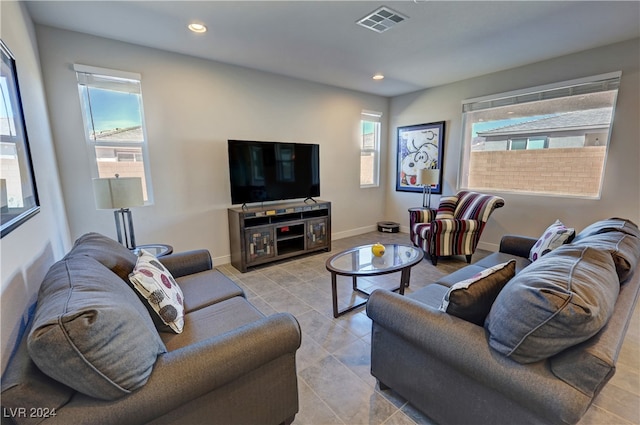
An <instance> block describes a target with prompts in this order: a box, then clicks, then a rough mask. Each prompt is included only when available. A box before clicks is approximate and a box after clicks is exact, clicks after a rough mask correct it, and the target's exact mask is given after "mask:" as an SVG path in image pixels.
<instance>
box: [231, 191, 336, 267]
mask: <svg viewBox="0 0 640 425" xmlns="http://www.w3.org/2000/svg"><path fill="white" fill-rule="evenodd" d="M227 212H228V215H229V243H230V248H231V264H232V265H233V266H234V267H235V268H236V269H238V270H240V271H241V272H243V273H244V272H246V271H247V270H248V269H249V268H250V267H253V266H257V265H260V264H266V263H270V262H272V261H277V260H282V259H285V258H289V257H294V256H297V255H302V254H307V253H309V252H314V251H321V250H324V251H331V202H326V201H320V200H317V201H316V202H315V203H305V202H289V203H283V204H272V205H266V206H259V207H249V208H229V209H228V210H227Z"/></svg>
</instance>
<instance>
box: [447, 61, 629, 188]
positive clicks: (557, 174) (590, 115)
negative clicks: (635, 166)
mask: <svg viewBox="0 0 640 425" xmlns="http://www.w3.org/2000/svg"><path fill="white" fill-rule="evenodd" d="M620 75H621V73H620V72H615V73H610V74H604V75H598V76H595V77H589V78H583V79H580V80H573V81H567V82H564V83H558V84H553V85H549V86H544V87H536V88H532V89H526V90H520V91H518V92H511V93H503V94H499V95H494V96H487V97H484V98H479V99H471V100H466V101H464V102H463V105H462V120H463V128H464V136H463V137H464V140H463V143H464V149H463V152H462V164H461V167H460V176H459V182H460V184H459V186H460V187H461V188H464V189H473V190H494V191H508V192H519V193H536V194H545V195H558V196H575V197H585V198H599V197H600V193H601V190H602V179H603V176H604V167H605V163H606V157H607V149H608V146H609V134H610V133H611V125H612V122H613V112H614V106H615V103H616V98H617V95H618V86H619V84H620Z"/></svg>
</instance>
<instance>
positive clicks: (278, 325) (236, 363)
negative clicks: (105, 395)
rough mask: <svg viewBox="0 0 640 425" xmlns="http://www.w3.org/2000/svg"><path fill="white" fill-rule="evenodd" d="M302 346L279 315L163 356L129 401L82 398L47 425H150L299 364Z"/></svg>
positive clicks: (287, 318) (296, 329)
mask: <svg viewBox="0 0 640 425" xmlns="http://www.w3.org/2000/svg"><path fill="white" fill-rule="evenodd" d="M300 342H301V333H300V326H299V324H298V322H297V321H296V319H295V318H294V317H293V316H292V315H291V314H289V313H278V314H274V315H272V316H269V317H265V318H264V319H261V320H259V321H256V322H253V323H250V324H248V325H245V326H242V327H240V328H238V329H236V330H234V331H231V332H227V333H224V334H221V335H218V336H216V337H212V338H209V339H206V340H203V341H200V342H198V343H195V344H192V345H190V346H186V347H183V348H180V349H177V350H174V351H171V352H169V353H165V354H163V355H161V356H160V357H158V360H157V362H156V364H155V366H154V370H153V372H152V373H151V376H150V378H149V380H148V381H147V383H146V384H145V385H144V386H143V387H142V388H140V389H139V390H137V391H135V392H133V393H132V394H130V395H128V396H126V397H124V398H121V399H119V400H116V401H114V402H110V403H105V402H104V401H101V400H96V399H93V398H90V397H87V396H84V395H82V394H78V395H77V397H75V398H74V399H73V400H72V401H71V402H70V403H69V404H67V405H66V406H65V407H64V408H62V409H60V410H59V411H58V412H57V416H56V417H55V418H52V419H53V420H51V421H49V422H47V423H55V424H58V423H60V424H68V423H118V424H136V423H147V422H150V421H152V420H153V419H155V418H158V417H161V416H163V415H164V414H166V413H168V412H170V411H172V410H174V409H176V408H179V407H180V406H181V405H183V404H186V403H188V402H190V401H193V400H195V399H197V398H198V397H201V396H203V395H205V394H207V393H209V392H211V391H214V390H215V389H217V388H220V387H222V386H224V385H225V384H227V383H230V382H232V381H234V380H235V379H238V378H240V377H242V376H243V375H245V374H247V373H249V372H251V371H253V370H255V369H258V368H259V367H261V366H262V365H264V364H266V363H269V362H271V361H273V360H275V359H277V358H279V357H282V356H292V362H293V361H295V360H294V359H295V352H296V350H297V349H298V348H299V347H300ZM292 373H293V374H295V371H292ZM83 415H87V416H83Z"/></svg>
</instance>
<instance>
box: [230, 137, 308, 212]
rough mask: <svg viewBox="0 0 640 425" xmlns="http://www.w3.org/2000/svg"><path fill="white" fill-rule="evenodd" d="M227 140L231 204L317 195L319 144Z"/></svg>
mask: <svg viewBox="0 0 640 425" xmlns="http://www.w3.org/2000/svg"><path fill="white" fill-rule="evenodd" d="M228 142H229V178H230V181H231V203H232V204H247V203H251V202H265V201H278V200H283V199H298V198H312V197H314V196H316V197H317V196H320V145H317V144H309V143H283V142H259V141H249V140H229V141H228Z"/></svg>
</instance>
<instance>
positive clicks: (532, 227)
mask: <svg viewBox="0 0 640 425" xmlns="http://www.w3.org/2000/svg"><path fill="white" fill-rule="evenodd" d="M639 52H640V40H638V39H635V40H630V41H627V42H623V43H617V44H613V45H610V46H605V47H602V48H598V49H593V50H588V51H585V52H581V53H576V54H572V55H568V56H564V57H560V58H556V59H552V60H548V61H545V62H539V63H535V64H532V65H527V66H523V67H520V68H515V69H511V70H507V71H502V72H497V73H494V74H490V75H485V76H482V77H477V78H473V79H469V80H465V81H460V82H457V83H453V84H448V85H445V86H440V87H436V88H433V89H428V90H423V91H420V92H416V93H411V94H408V95H404V96H398V97H395V98H393V99H392V100H391V106H390V114H389V115H390V118H389V138H390V141H391V142H390V145H393V144H394V140H395V134H396V131H397V127H399V126H406V125H412V124H421V123H429V122H436V121H445V122H446V136H445V149H444V156H445V158H444V180H445V181H444V187H443V193H444V194H445V195H449V194H452V193H455V192H456V191H457V190H458V189H457V177H458V169H459V163H460V151H461V143H462V122H461V121H462V113H461V106H462V103H461V102H462V101H463V100H464V99H469V98H474V97H479V96H485V95H490V94H495V93H501V92H507V91H511V90H516V89H523V88H528V87H534V86H539V85H543V84H549V83H555V82H559V81H565V80H571V79H575V78H580V77H587V76H591V75H597V74H602V73H606V72H610V71H619V70H621V71H622V80H621V84H620V90H619V93H618V101H617V105H616V110H615V118H614V123H613V131H612V135H611V141H610V143H611V144H610V149H609V153H608V159H607V164H606V169H605V176H604V186H603V189H602V197H601V199H598V200H592V199H576V198H561V197H549V196H527V195H517V194H509V193H502V194H499V195H500V196H503V197H504V199H505V206H504V207H503V208H501V209H498V210H496V211H495V212H494V214H493V215H492V216H491V218H490V219H489V222H488V224H487V227H486V228H485V231H484V233H483V235H482V238H481V242H480V244H481V245H480V247H481V248H486V249H497V244H498V243H499V242H500V238H501V236H502V235H504V234H506V233H515V234H523V235H529V236H534V237H538V236H540V234H541V233H542V232H543V231H544V229H546V227H547V226H548V225H550V224H551V223H552V222H553V221H555V220H556V219H557V218H559V219H561V220H562V221H563V222H564V223H565V224H567V225H568V226H572V227H575V228H576V230H577V231H579V230H580V229H582V228H584V227H586V226H587V225H589V224H590V223H592V222H594V221H596V220H599V219H603V218H608V217H614V216H616V217H625V218H628V219H631V220H633V221H634V222H636V223H638V224H640V172H639V168H640V167H638V164H639V163H640V143H639V140H640V124H639V119H638V117H640V106H639V102H640V98H639V96H638V93H640V75H639V69H638V67H639V64H640V58H639V56H640V54H639ZM388 161H389V163H388V167H389V170H395V169H396V165H395V153H393V154H390V155H389V156H388ZM393 172H394V171H391V173H392V174H391V179H390V180H389V181H388V182H387V189H388V191H389V195H388V196H387V209H386V211H387V217H389V219H390V220H393V221H397V222H399V223H401V225H402V226H404V229H403V230H405V231H408V224H409V217H408V214H407V208H409V207H414V206H419V205H420V204H421V202H422V201H421V194H417V193H407V192H396V191H395V179H394V177H393ZM439 197H440V196H439V195H438V196H432V205H433V204H434V203H435V204H436V205H437V203H438V200H439Z"/></svg>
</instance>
